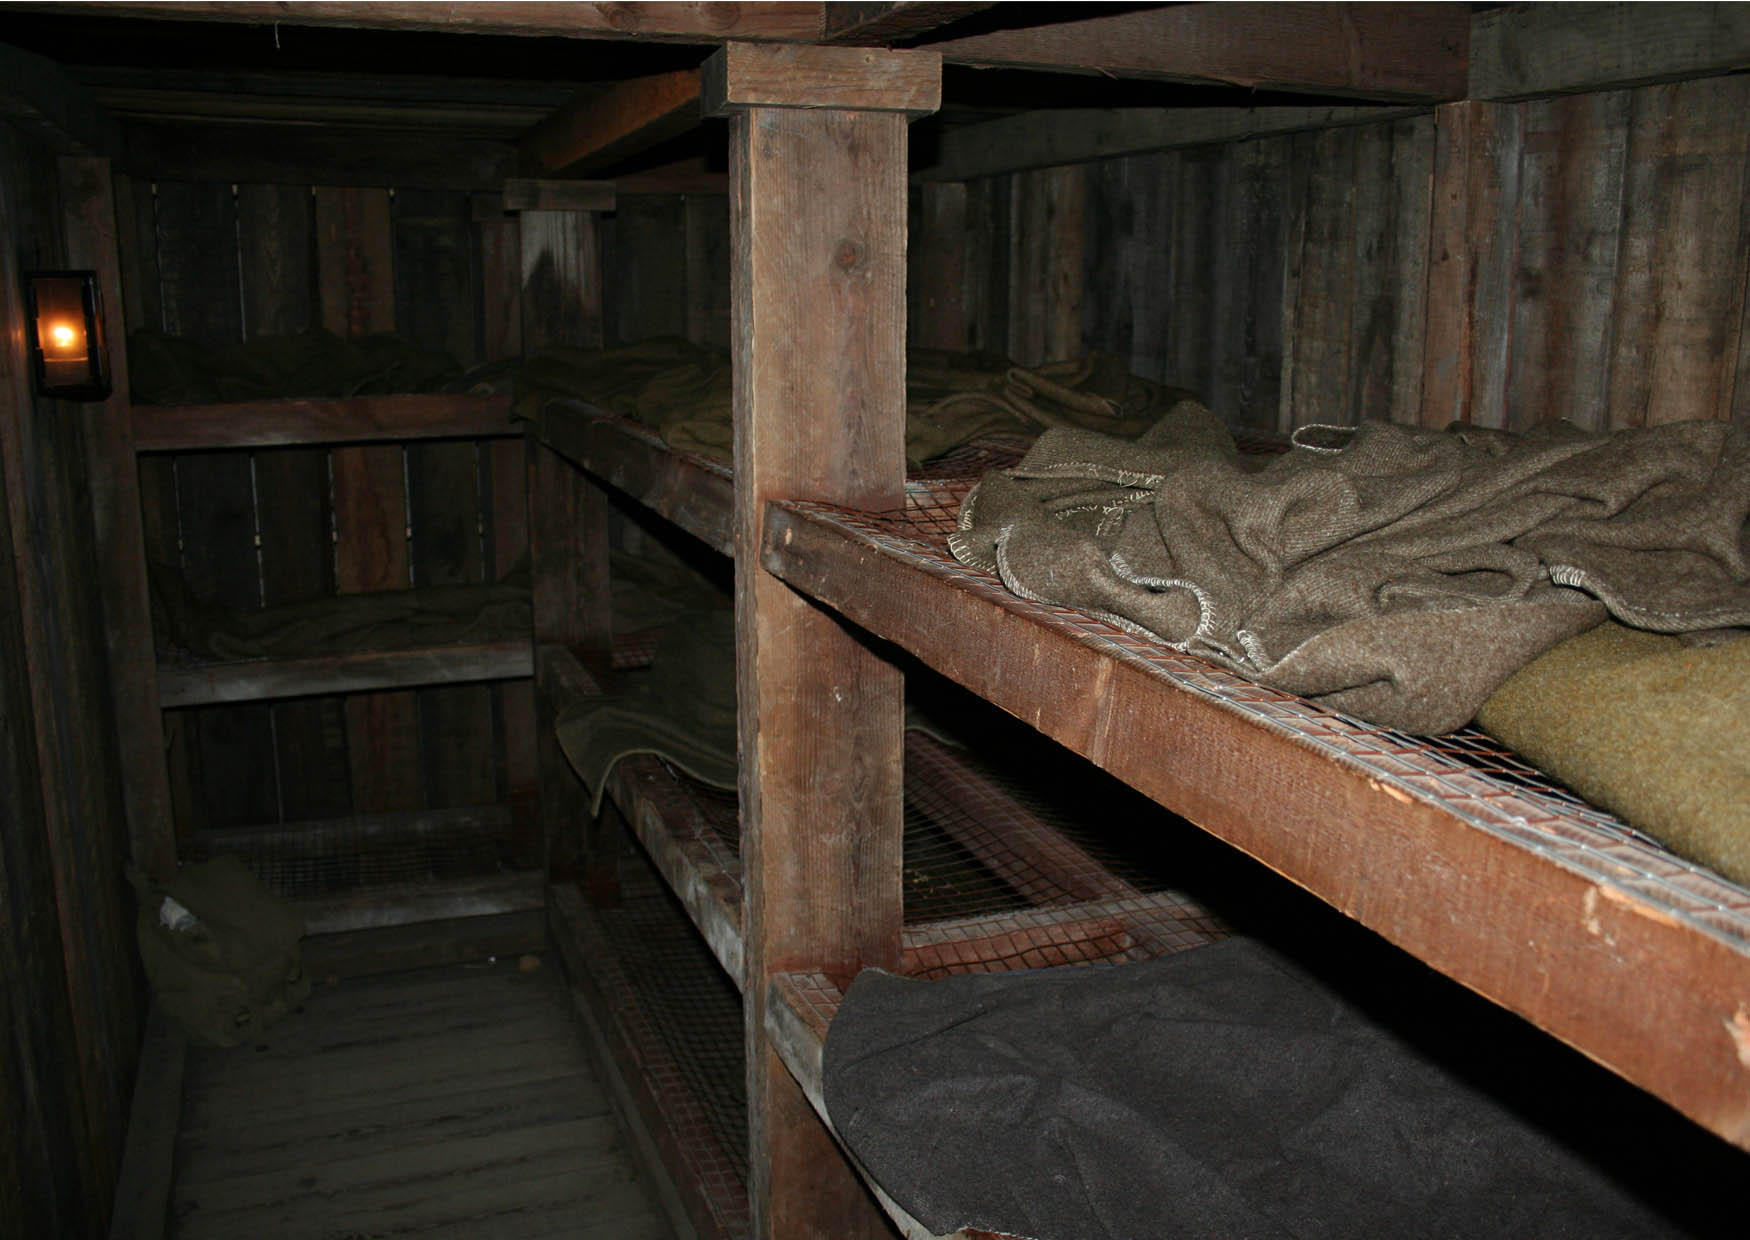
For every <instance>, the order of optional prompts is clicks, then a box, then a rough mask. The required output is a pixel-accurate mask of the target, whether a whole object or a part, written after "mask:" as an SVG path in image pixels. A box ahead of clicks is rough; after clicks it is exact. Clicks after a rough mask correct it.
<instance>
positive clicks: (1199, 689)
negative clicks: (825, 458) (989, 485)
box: [793, 474, 1750, 950]
mask: <svg viewBox="0 0 1750 1240" xmlns="http://www.w3.org/2000/svg"><path fill="white" fill-rule="evenodd" d="M976 481H977V478H976V477H973V476H970V475H969V474H968V475H962V476H956V477H946V476H939V477H933V478H930V479H927V480H914V481H913V482H911V483H909V484H908V486H907V506H906V508H905V510H903V511H902V512H896V513H863V512H857V511H854V510H851V509H844V508H838V507H835V506H832V505H826V504H810V503H798V504H795V505H793V507H795V508H796V509H797V510H798V511H800V512H803V513H805V514H807V515H809V516H810V517H811V518H818V519H822V520H825V521H827V522H829V523H831V524H833V525H836V526H838V527H839V528H840V529H842V530H844V531H846V532H847V533H848V534H850V535H851V536H853V537H855V538H857V539H859V540H861V541H865V542H867V543H869V544H871V545H873V546H875V547H877V548H879V549H880V550H882V551H883V552H885V553H887V554H890V555H893V556H894V557H895V558H898V559H900V560H902V561H904V562H907V563H909V564H912V565H915V566H916V567H918V568H920V569H922V570H923V571H925V572H927V573H928V574H929V575H931V576H932V577H935V578H937V579H938V580H941V581H943V582H944V583H946V584H949V585H951V586H953V587H954V588H956V589H960V590H964V591H966V592H968V593H970V594H974V595H976V596H978V597H981V598H984V599H987V600H990V601H993V602H996V603H997V604H998V605H1000V606H1001V607H1003V608H1004V609H1006V610H1009V611H1012V612H1015V613H1018V614H1022V615H1025V616H1027V617H1028V618H1029V619H1030V620H1032V621H1033V622H1034V623H1037V624H1039V625H1041V626H1042V627H1044V628H1048V629H1052V630H1055V631H1058V632H1060V633H1063V634H1064V635H1066V636H1068V637H1069V638H1070V639H1071V640H1073V641H1075V642H1077V643H1078V644H1081V645H1085V646H1089V647H1092V648H1094V649H1097V650H1100V651H1102V652H1103V653H1105V654H1107V655H1108V656H1110V657H1112V658H1114V659H1117V660H1119V661H1120V662H1123V663H1126V664H1129V665H1131V666H1134V667H1140V668H1142V669H1143V670H1145V671H1146V672H1148V673H1149V674H1150V675H1152V676H1154V677H1157V678H1159V679H1161V680H1163V681H1165V682H1169V683H1171V684H1173V685H1175V686H1176V687H1178V688H1180V689H1182V690H1186V691H1189V692H1192V693H1196V694H1199V695H1201V696H1204V697H1207V698H1211V699H1215V700H1217V701H1220V702H1221V703H1223V704H1224V705H1225V706H1226V707H1227V708H1229V709H1232V710H1234V711H1236V712H1238V713H1240V714H1243V715H1247V716H1250V717H1253V718H1255V719H1257V720H1259V721H1261V722H1263V723H1265V724H1266V726H1268V727H1269V728H1271V729H1272V730H1274V731H1276V732H1278V733H1283V734H1287V735H1289V736H1292V737H1293V738H1294V739H1295V740H1296V741H1298V742H1299V743H1302V744H1306V745H1309V746H1311V747H1312V748H1314V749H1317V750H1320V751H1322V752H1325V753H1327V754H1330V755H1331V756H1333V757H1334V758H1336V759H1337V760H1338V761H1341V762H1343V763H1345V764H1347V765H1351V766H1355V767H1359V768H1360V769H1362V770H1364V771H1366V773H1367V774H1368V775H1369V776H1370V777H1372V778H1374V779H1376V780H1378V781H1379V782H1380V783H1381V784H1382V785H1383V786H1386V787H1388V788H1390V789H1392V790H1393V792H1394V794H1395V793H1397V792H1402V793H1405V794H1408V795H1411V796H1414V797H1417V798H1419V799H1424V800H1427V801H1430V802H1433V803H1435V804H1438V805H1439V806H1440V807H1441V808H1442V809H1444V810H1446V811H1447V812H1449V813H1452V814H1454V815H1456V816H1457V817H1459V818H1462V819H1464V820H1465V821H1467V822H1469V823H1471V824H1472V825H1474V826H1476V827H1478V828H1480V829H1483V830H1485V831H1488V832H1490V833H1492V834H1496V835H1499V836H1502V837H1505V838H1508V839H1511V840H1512V841H1514V842H1515V843H1517V844H1518V845H1520V846H1522V847H1525V848H1528V849H1530V850H1532V851H1534V852H1536V853H1538V854H1540V855H1543V856H1545V857H1548V858H1549V859H1551V860H1553V861H1557V862H1559V863H1560V864H1562V865H1564V866H1567V867H1569V868H1571V869H1574V870H1578V871H1580V872H1583V873H1586V874H1588V875H1591V876H1595V877H1597V878H1598V879H1600V880H1601V881H1606V882H1608V883H1610V884H1611V885H1612V886H1615V887H1618V888H1626V889H1629V890H1632V891H1634V892H1635V893H1636V894H1637V895H1640V896H1642V897H1644V898H1646V899H1647V900H1649V901H1650V902H1652V903H1654V904H1656V905H1658V906H1660V907H1662V908H1663V909H1664V910H1665V911H1666V912H1668V913H1669V914H1670V915H1672V916H1673V917H1676V918H1678V919H1680V920H1682V921H1684V922H1686V923H1687V924H1690V925H1693V926H1696V927H1698V928H1701V929H1704V930H1705V931H1707V932H1708V933H1710V934H1713V935H1717V936H1721V937H1724V938H1726V939H1728V940H1730V941H1732V942H1733V943H1734V944H1735V945H1736V946H1737V947H1738V948H1739V949H1740V950H1744V949H1750V891H1746V890H1745V889H1744V888H1742V887H1739V886H1737V885H1735V884H1733V883H1730V882H1728V881H1726V880H1725V879H1723V878H1721V877H1720V876H1719V875H1718V874H1715V873H1714V872H1713V871H1711V870H1709V869H1707V868H1705V867H1703V866H1700V865H1696V864H1694V863H1691V862H1688V861H1685V860H1683V859H1682V858H1679V857H1677V856H1676V855H1675V854H1673V853H1671V852H1669V851H1668V850H1666V849H1665V848H1664V847H1663V845H1660V844H1659V843H1657V842H1656V841H1654V840H1651V839H1650V838H1649V837H1647V836H1646V835H1644V834H1642V833H1641V832H1639V831H1636V830H1634V829H1633V828H1632V827H1630V826H1628V824H1626V823H1624V822H1622V821H1621V820H1620V819H1618V818H1616V817H1614V816H1613V815H1611V814H1608V813H1606V812H1604V811H1603V810H1600V809H1598V808H1597V807H1595V806H1592V805H1590V804H1588V803H1587V802H1586V801H1584V800H1583V799H1581V798H1580V797H1578V796H1576V795H1574V794H1573V793H1572V792H1571V791H1569V790H1568V789H1566V788H1564V787H1562V786H1561V785H1560V784H1558V783H1556V782H1555V781H1553V780H1551V779H1550V778H1549V777H1548V776H1546V775H1545V774H1543V773H1542V772H1541V771H1539V770H1537V769H1536V768H1535V767H1533V766H1531V765H1530V764H1529V763H1526V762H1525V761H1523V760H1522V759H1520V758H1519V757H1518V756H1517V755H1515V754H1513V753H1512V752H1511V751H1509V750H1507V749H1505V748H1503V747H1502V746H1501V745H1500V744H1499V743H1497V742H1496V741H1495V740H1493V739H1492V738H1490V737H1489V736H1487V735H1485V734H1484V733H1482V732H1480V731H1478V730H1476V729H1475V728H1465V729H1463V730H1461V731H1459V732H1456V733H1453V734H1451V735H1448V736H1441V737H1421V736H1410V735H1407V734H1404V733H1401V732H1395V731H1392V730H1390V729H1386V728H1381V727H1378V726H1375V725H1372V724H1368V723H1365V722H1363V721H1361V720H1358V719H1355V718H1352V717H1350V716H1347V715H1341V714H1338V713H1336V712H1334V711H1331V710H1329V709H1326V708H1325V707H1322V706H1319V705H1316V704H1314V703H1312V702H1309V701H1306V700H1305V699H1303V698H1298V697H1295V696H1293V695H1291V694H1288V693H1284V692H1281V691H1279V690H1275V689H1269V688H1266V687H1264V686H1262V685H1259V684H1257V683H1255V682H1253V681H1250V680H1247V679H1246V678H1245V677H1243V676H1241V675H1239V674H1237V673H1235V672H1230V671H1228V670H1227V669H1225V668H1221V667H1218V666H1216V665H1215V664H1212V663H1209V662H1207V661H1205V660H1203V659H1199V658H1197V657H1195V656H1193V655H1187V654H1182V653H1180V652H1178V651H1175V650H1173V649H1172V648H1171V647H1168V646H1166V645H1164V644H1162V643H1160V642H1156V641H1151V640H1149V639H1147V638H1144V637H1140V636H1137V635H1135V634H1132V633H1127V632H1125V631H1123V630H1120V629H1118V628H1116V627H1114V626H1112V625H1110V624H1107V623H1105V622H1104V621H1100V620H1095V619H1093V618H1091V617H1089V616H1087V615H1085V614H1083V613H1081V612H1078V611H1073V610H1070V609H1068V608H1062V607H1052V606H1049V605H1047V604H1042V603H1033V602H1030V601H1027V600H1024V599H1020V598H1017V597H1015V596H1014V595H1012V594H1010V593H1009V592H1008V591H1007V590H1006V589H1004V587H1003V585H1002V583H1001V582H999V581H997V580H996V579H995V578H994V577H991V576H990V575H989V574H987V573H983V572H980V571H978V570H976V569H972V568H968V567H966V566H965V565H962V564H960V563H958V562H957V561H955V560H954V558H953V557H952V556H951V555H950V554H949V552H948V550H947V547H946V536H947V534H948V533H949V532H951V531H952V530H953V529H954V528H955V527H956V524H957V520H958V515H959V511H960V505H961V501H962V500H963V499H964V497H965V495H966V492H967V491H968V490H969V489H970V488H971V486H972V485H973V484H974V483H975V482H976Z"/></svg>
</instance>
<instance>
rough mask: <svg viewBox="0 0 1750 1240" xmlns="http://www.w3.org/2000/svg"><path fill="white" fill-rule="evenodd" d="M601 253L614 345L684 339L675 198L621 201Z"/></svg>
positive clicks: (681, 238) (681, 243) (684, 238)
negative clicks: (604, 254)
mask: <svg viewBox="0 0 1750 1240" xmlns="http://www.w3.org/2000/svg"><path fill="white" fill-rule="evenodd" d="M608 223H609V225H610V227H611V228H612V230H613V231H612V238H611V240H607V241H606V244H604V246H603V249H604V250H605V251H606V252H607V255H608V259H607V263H606V268H607V269H606V270H605V271H604V272H603V273H602V284H603V290H602V299H603V303H604V307H605V311H606V315H605V317H606V321H607V322H606V335H607V338H608V339H609V340H610V341H612V342H614V343H616V344H630V343H633V342H635V341H639V340H648V339H649V338H650V337H652V336H685V335H686V334H687V318H688V309H687V275H688V257H687V242H688V240H689V238H688V235H687V226H686V202H685V200H684V199H682V198H680V197H678V196H674V195H663V196H661V197H650V196H641V197H637V198H626V199H624V200H622V201H621V203H620V206H619V210H618V211H617V212H616V213H615V216H614V219H613V220H612V221H609V222H608Z"/></svg>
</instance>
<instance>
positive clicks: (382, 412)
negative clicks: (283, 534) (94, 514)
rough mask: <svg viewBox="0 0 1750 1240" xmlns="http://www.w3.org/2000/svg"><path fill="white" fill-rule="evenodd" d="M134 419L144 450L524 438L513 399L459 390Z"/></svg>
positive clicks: (183, 410)
mask: <svg viewBox="0 0 1750 1240" xmlns="http://www.w3.org/2000/svg"><path fill="white" fill-rule="evenodd" d="M133 418H134V427H135V433H134V450H135V451H137V452H193V451H201V450H210V449H216V448H272V447H283V446H287V445H292V444H341V443H371V442H373V441H379V440H396V441H400V440H408V439H487V438H510V437H512V436H515V435H520V434H521V433H522V432H521V431H520V430H519V428H518V427H517V426H516V425H515V424H514V423H512V422H511V420H510V397H509V396H473V395H466V394H459V393H458V394H450V393H439V394H433V395H419V396H351V397H337V398H333V399H292V400H252V401H241V402H238V403H236V404H209V405H135V406H134V407H133Z"/></svg>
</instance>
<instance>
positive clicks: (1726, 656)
mask: <svg viewBox="0 0 1750 1240" xmlns="http://www.w3.org/2000/svg"><path fill="white" fill-rule="evenodd" d="M1477 725H1478V726H1479V727H1481V728H1482V729H1483V730H1484V731H1486V732H1488V733H1489V734H1490V735H1491V736H1493V737H1495V738H1496V739H1497V740H1500V741H1501V742H1502V743H1504V744H1506V745H1508V746H1510V747H1511V748H1513V749H1515V750H1517V751H1518V752H1519V753H1521V754H1523V755H1524V756H1525V757H1527V758H1528V759H1530V760H1531V761H1532V762H1535V763H1536V764H1537V765H1538V766H1539V767H1541V768H1542V769H1543V770H1545V771H1547V772H1549V773H1550V774H1551V775H1553V776H1555V777H1556V778H1557V779H1559V780H1561V781H1562V782H1563V783H1565V784H1567V785H1568V786H1569V787H1571V788H1572V789H1574V791H1576V792H1578V793H1580V794H1581V795H1582V796H1584V797H1586V798H1587V799H1588V800H1591V801H1594V802H1596V803H1597V804H1599V805H1601V806H1603V807H1604V808H1605V809H1608V810H1610V811H1612V812H1613V813H1615V814H1617V815H1618V816H1620V817H1621V818H1623V819H1624V820H1626V821H1627V822H1629V823H1630V824H1632V825H1633V826H1635V827H1638V828H1639V829H1641V830H1642V831H1645V832H1646V833H1647V834H1648V835H1651V836H1653V837H1655V838H1657V839H1659V840H1660V841H1662V842H1663V843H1664V844H1665V845H1666V846H1667V847H1669V848H1670V849H1671V850H1672V851H1673V852H1676V853H1678V854H1680V855H1681V856H1684V857H1688V858H1689V859H1690V860H1692V861H1698V862H1700V863H1702V864H1703V865H1707V866H1711V867H1713V868H1714V869H1716V870H1718V871H1719V872H1720V873H1721V874H1724V875H1725V876H1726V877H1728V878H1731V879H1733V880H1735V881H1737V882H1739V883H1744V884H1746V885H1750V635H1738V636H1737V639H1736V640H1725V641H1721V642H1718V643H1717V644H1689V643H1687V642H1685V641H1683V640H1682V639H1680V638H1676V637H1667V636H1663V635H1661V634H1658V633H1644V632H1640V631H1638V630H1635V629H1627V628H1624V627H1622V626H1621V625H1618V624H1602V625H1599V626H1598V627H1597V628H1595V629H1592V630H1591V631H1590V632H1586V633H1582V634H1581V635H1580V636H1578V637H1575V638H1572V639H1571V640H1569V641H1566V642H1563V643H1562V644H1561V645H1559V646H1557V647H1556V648H1555V649H1553V650H1551V651H1550V652H1549V653H1547V654H1545V655H1543V656H1542V657H1541V658H1538V659H1536V660H1534V661H1533V662H1531V663H1530V664H1528V665H1527V666H1525V667H1524V668H1522V669H1520V670H1519V671H1518V672H1516V673H1514V675H1513V676H1512V677H1510V678H1509V679H1508V681H1507V683H1506V684H1504V685H1502V686H1501V687H1500V688H1499V689H1497V690H1496V691H1495V692H1494V693H1493V694H1492V695H1491V696H1490V697H1489V700H1488V701H1486V702H1484V703H1483V706H1482V709H1481V710H1479V711H1478V712H1477Z"/></svg>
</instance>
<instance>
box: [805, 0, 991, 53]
mask: <svg viewBox="0 0 1750 1240" xmlns="http://www.w3.org/2000/svg"><path fill="white" fill-rule="evenodd" d="M820 7H821V20H820V41H821V42H822V43H894V42H898V41H899V40H901V39H909V38H915V37H916V36H918V35H921V34H924V33H925V32H926V31H930V30H934V29H936V28H937V27H939V26H946V25H947V24H948V23H949V22H952V21H958V20H959V19H960V18H962V17H965V16H966V15H967V14H969V13H979V12H983V11H984V10H985V9H988V8H993V7H995V6H994V5H992V4H990V3H989V2H988V0H987V2H986V3H982V4H954V3H938V2H937V0H896V2H890V3H885V4H881V3H876V4H854V3H827V4H823V5H821V6H820Z"/></svg>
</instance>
